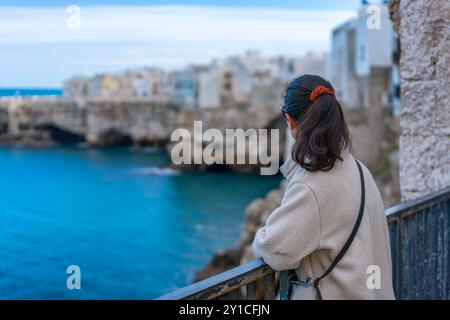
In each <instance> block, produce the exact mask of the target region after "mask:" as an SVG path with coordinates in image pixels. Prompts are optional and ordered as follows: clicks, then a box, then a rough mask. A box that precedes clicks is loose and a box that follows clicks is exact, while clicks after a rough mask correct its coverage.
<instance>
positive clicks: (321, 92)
mask: <svg viewBox="0 0 450 320" xmlns="http://www.w3.org/2000/svg"><path fill="white" fill-rule="evenodd" d="M282 112H283V115H284V116H285V117H286V121H287V124H288V126H289V129H290V131H291V134H292V136H293V137H294V139H295V143H294V145H293V148H292V156H291V157H290V158H289V159H287V161H286V162H285V163H284V164H283V166H282V167H281V168H280V171H281V172H282V174H283V175H284V177H285V179H286V191H285V194H284V197H283V200H282V202H281V206H280V207H279V208H278V209H276V210H275V211H274V212H272V214H271V215H270V216H269V218H268V219H267V222H266V225H265V226H264V227H262V228H261V229H259V230H258V232H257V233H256V236H255V240H254V243H253V251H254V252H255V253H256V254H257V255H258V256H260V257H262V258H263V259H264V260H265V261H266V263H267V264H269V265H270V266H271V267H272V268H273V269H275V270H278V271H282V270H290V269H295V275H296V277H297V279H296V281H291V282H292V284H293V295H292V296H291V298H293V299H322V298H323V299H394V293H393V287H392V266H391V256H390V254H391V251H390V244H389V233H388V228H387V221H386V216H385V211H384V206H383V201H382V199H381V196H380V193H379V191H378V189H377V186H376V184H375V182H374V180H373V178H372V176H371V174H370V172H369V170H368V169H367V168H366V167H365V166H364V165H362V164H361V163H360V162H359V161H356V160H355V159H354V158H353V156H352V155H351V154H350V152H349V150H350V146H351V142H350V137H349V132H348V128H347V125H346V123H345V120H344V115H343V112H342V109H341V106H340V105H339V102H338V101H337V100H336V97H335V95H334V90H333V87H332V86H331V84H330V83H329V82H328V81H325V80H324V79H322V78H321V77H318V76H313V75H304V76H301V77H298V78H296V79H294V80H292V81H291V82H290V83H289V85H288V87H287V89H286V93H285V98H284V105H283V106H282Z"/></svg>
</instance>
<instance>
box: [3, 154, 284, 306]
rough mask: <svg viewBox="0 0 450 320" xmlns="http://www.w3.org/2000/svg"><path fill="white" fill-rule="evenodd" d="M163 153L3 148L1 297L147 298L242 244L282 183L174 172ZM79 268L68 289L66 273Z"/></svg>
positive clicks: (186, 279)
mask: <svg viewBox="0 0 450 320" xmlns="http://www.w3.org/2000/svg"><path fill="white" fill-rule="evenodd" d="M167 163H168V159H167V158H166V155H165V154H163V153H159V152H156V153H154V152H152V151H150V152H137V151H133V150H130V149H106V150H98V149H79V148H51V149H44V150H42V149H41V150H25V149H13V148H0V164H1V166H0V178H1V184H0V222H1V224H0V299H5V298H8V299H19V298H20V299H87V298H89V299H151V298H155V297H157V296H159V295H161V294H163V293H166V292H169V291H171V290H173V289H175V288H177V287H181V286H184V285H187V284H189V283H190V282H191V281H192V280H193V276H194V274H195V272H196V271H198V270H199V269H201V268H202V267H203V266H204V265H205V263H207V262H208V261H209V259H210V257H211V255H212V254H213V252H214V251H215V250H217V249H220V248H228V247H230V246H232V245H234V244H235V243H236V241H237V240H238V237H239V233H240V229H241V226H242V223H243V220H244V208H245V206H246V205H247V204H248V203H249V202H250V201H251V200H253V199H254V198H256V197H259V196H263V195H264V194H265V193H266V192H267V191H269V190H271V189H272V188H275V187H276V186H277V185H278V184H279V182H280V178H279V177H267V176H259V175H238V174H231V173H202V174H200V173H181V174H180V173H177V172H173V171H168V170H166V171H164V170H162V171H161V170H159V169H155V168H158V167H159V166H165V165H167ZM69 265H78V266H79V267H80V268H81V290H68V289H67V287H66V280H67V277H68V275H67V274H66V268H67V266H69Z"/></svg>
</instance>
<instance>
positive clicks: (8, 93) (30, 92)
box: [0, 88, 63, 97]
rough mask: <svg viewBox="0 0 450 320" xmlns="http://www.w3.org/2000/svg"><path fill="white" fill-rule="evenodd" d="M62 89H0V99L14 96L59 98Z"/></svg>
mask: <svg viewBox="0 0 450 320" xmlns="http://www.w3.org/2000/svg"><path fill="white" fill-rule="evenodd" d="M62 93H63V91H62V89H40V88H0V97H14V96H25V97H26V96H61V95H62Z"/></svg>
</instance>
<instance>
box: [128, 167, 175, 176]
mask: <svg viewBox="0 0 450 320" xmlns="http://www.w3.org/2000/svg"><path fill="white" fill-rule="evenodd" d="M133 173H135V174H140V175H155V176H178V175H180V174H181V171H180V170H176V169H172V168H169V167H165V168H159V167H150V168H140V169H134V170H133Z"/></svg>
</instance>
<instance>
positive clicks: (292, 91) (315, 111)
mask: <svg viewBox="0 0 450 320" xmlns="http://www.w3.org/2000/svg"><path fill="white" fill-rule="evenodd" d="M283 112H286V113H288V114H289V115H291V116H292V117H293V118H294V119H295V120H296V122H297V125H298V129H297V134H296V137H295V144H294V146H293V148H292V158H293V159H294V161H295V162H297V163H298V164H300V165H301V166H302V167H303V168H305V169H306V170H308V171H328V170H331V169H332V168H333V167H334V164H335V162H336V159H339V160H342V158H341V154H342V152H343V151H344V150H345V149H350V148H351V140H350V134H349V131H348V128H347V124H346V123H345V119H344V113H343V112H342V108H341V105H340V104H339V102H338V101H337V100H336V97H335V96H334V89H333V87H332V86H331V84H330V83H329V82H328V81H326V80H324V79H323V78H321V77H319V76H314V75H303V76H300V77H298V78H295V79H293V80H291V81H290V82H289V84H288V86H287V89H286V92H285V95H284V106H283Z"/></svg>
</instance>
